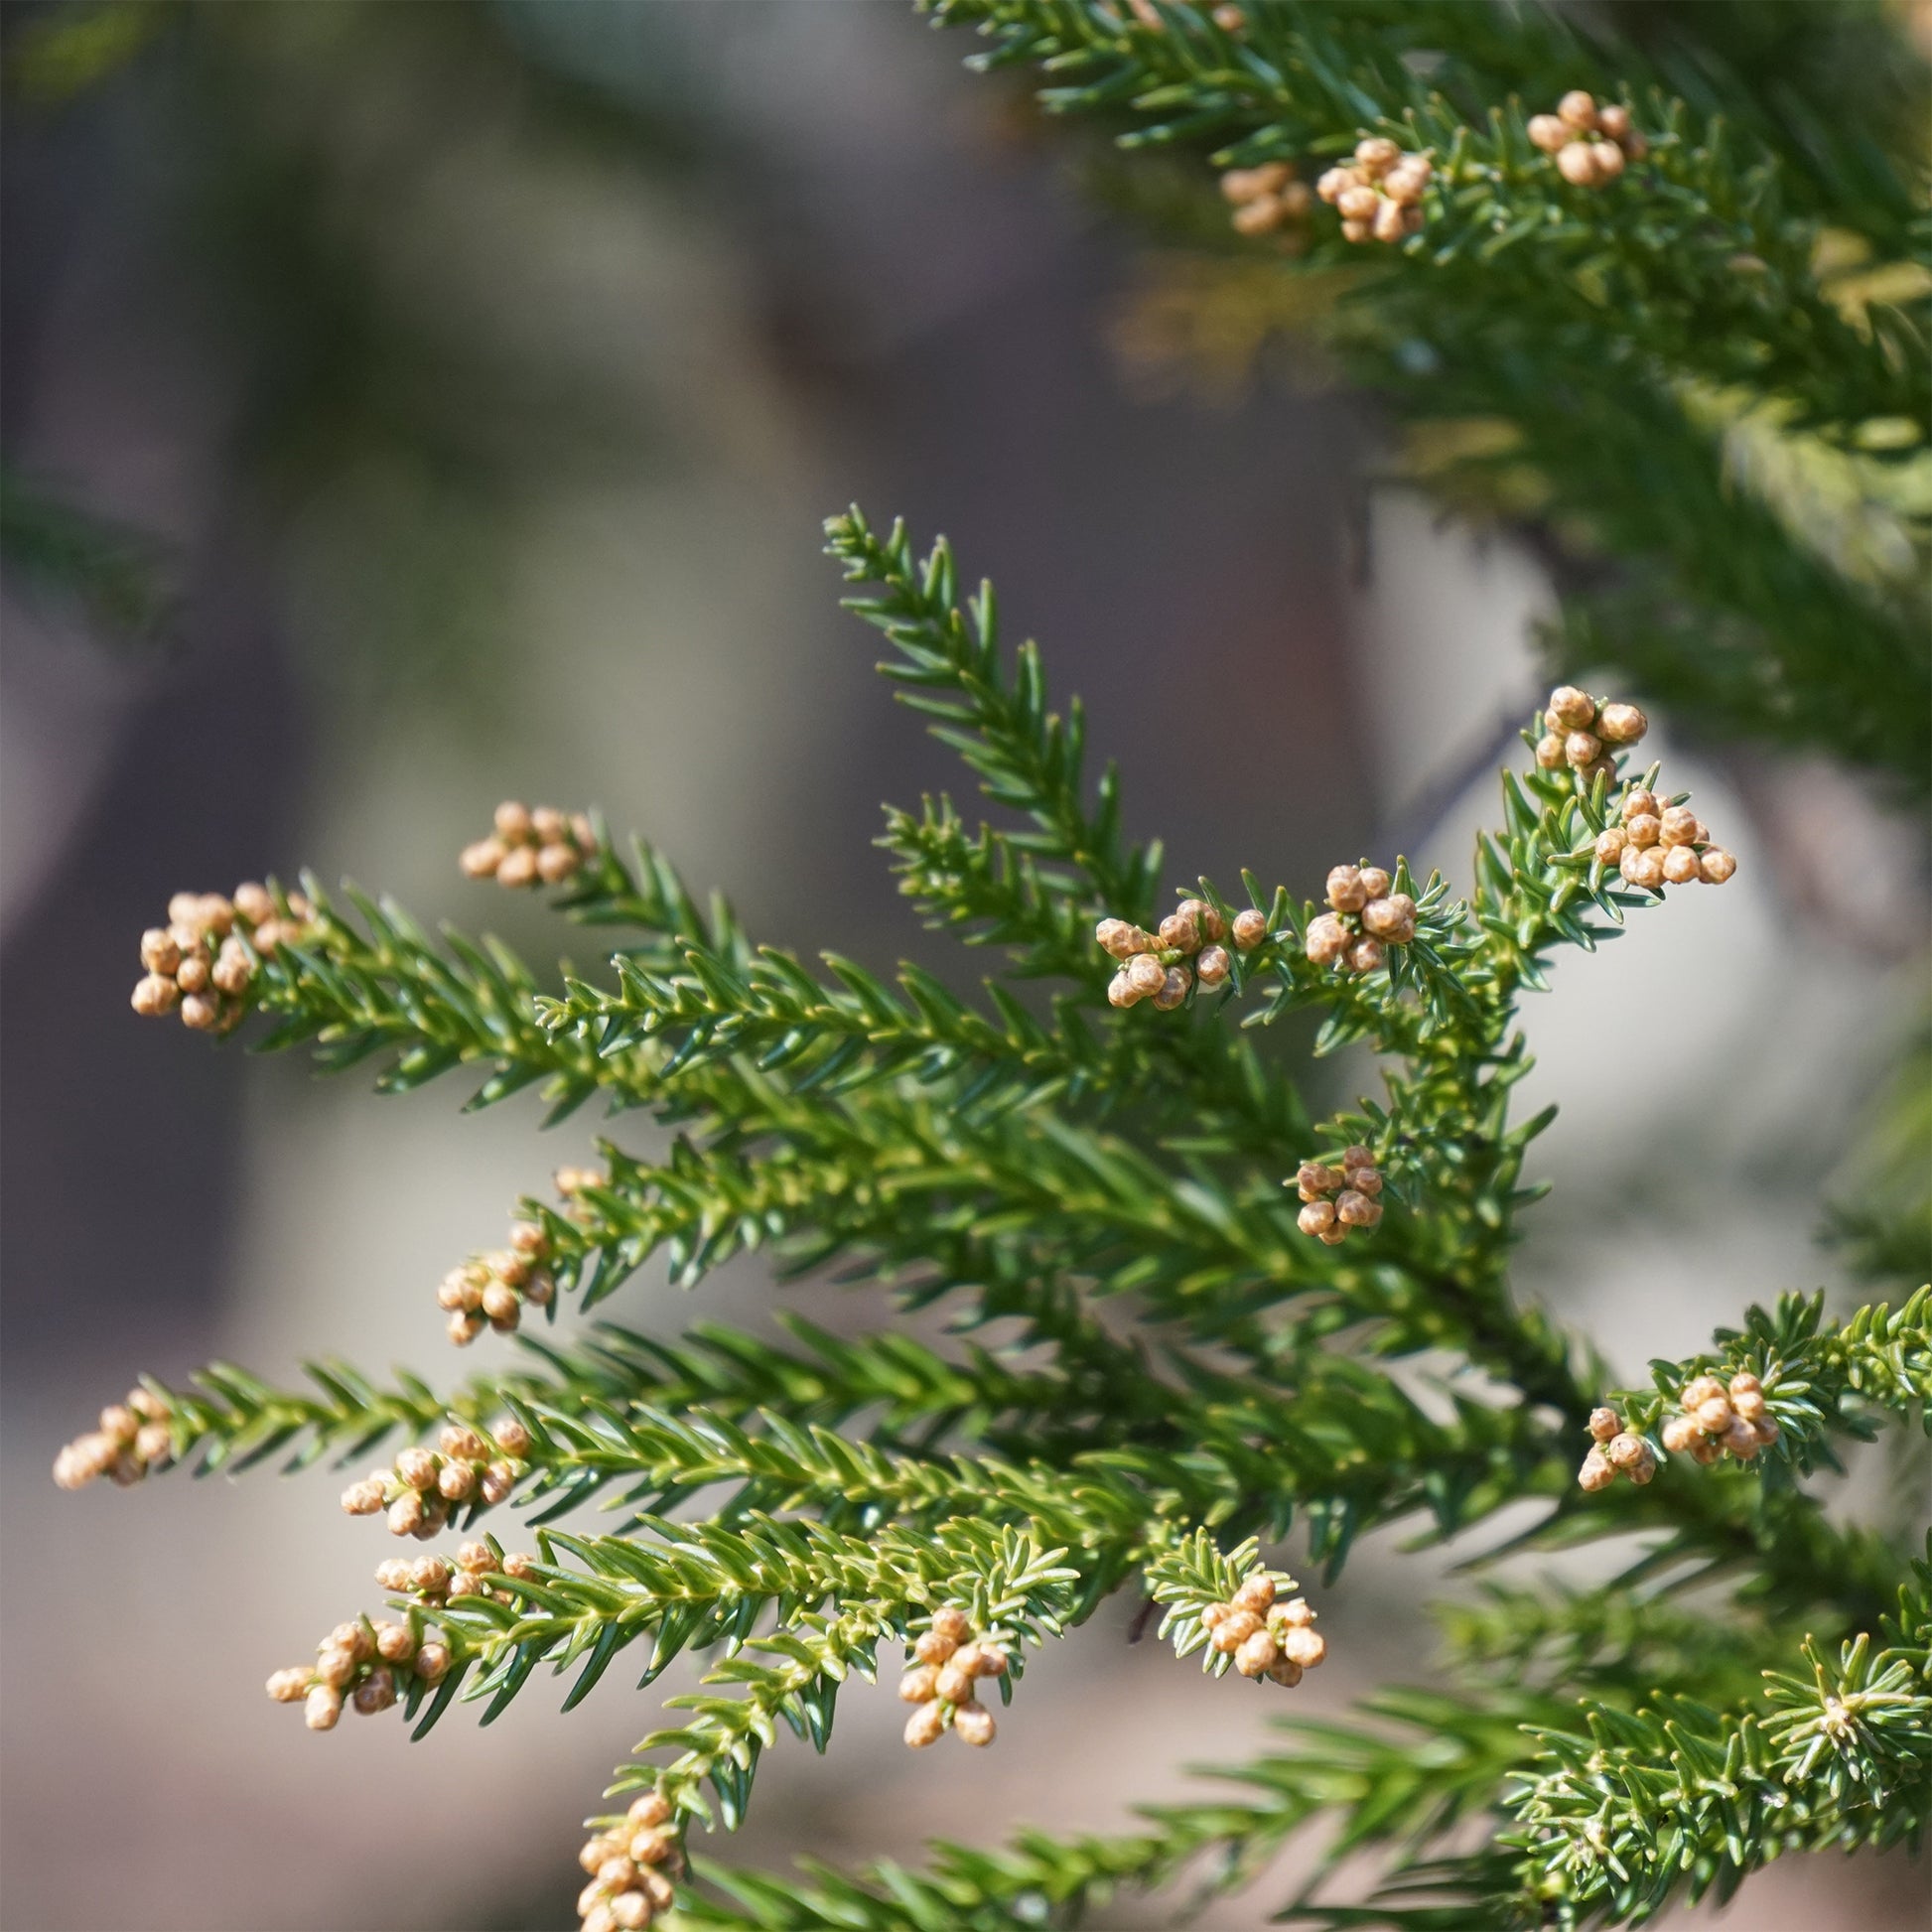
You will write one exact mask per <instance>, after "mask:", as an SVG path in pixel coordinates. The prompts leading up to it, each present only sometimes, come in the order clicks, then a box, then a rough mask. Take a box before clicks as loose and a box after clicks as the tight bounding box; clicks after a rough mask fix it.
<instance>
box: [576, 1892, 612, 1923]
mask: <svg viewBox="0 0 1932 1932" xmlns="http://www.w3.org/2000/svg"><path fill="white" fill-rule="evenodd" d="M586 1896H587V1893H585V1892H579V1893H578V1895H577V1910H578V1915H579V1917H581V1918H582V1919H583V1921H584V1924H583V1928H582V1932H618V1915H617V1913H616V1912H614V1911H613V1910H612V1909H611V1906H612V1903H613V1901H612V1900H610V1899H608V1898H605V1897H604V1896H603V1895H602V1894H601V1893H600V1894H598V1895H597V1902H596V1903H595V1904H594V1905H592V1906H591V1907H590V1909H589V1910H588V1911H586V1910H585V1909H584V1900H585V1897H586Z"/></svg>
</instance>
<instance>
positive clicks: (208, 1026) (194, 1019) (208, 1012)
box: [181, 961, 221, 1034]
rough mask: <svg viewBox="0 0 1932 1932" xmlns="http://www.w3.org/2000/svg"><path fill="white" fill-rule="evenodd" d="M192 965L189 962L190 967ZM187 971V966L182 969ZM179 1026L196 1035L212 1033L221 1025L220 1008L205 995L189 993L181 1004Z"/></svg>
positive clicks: (191, 962)
mask: <svg viewBox="0 0 1932 1932" xmlns="http://www.w3.org/2000/svg"><path fill="white" fill-rule="evenodd" d="M194 963H195V962H193V961H190V962H189V964H191V965H192V964H194ZM187 970H188V967H187V966H184V967H183V968H182V971H183V972H186V971H187ZM181 1024H182V1025H183V1026H184V1027H191V1028H193V1029H194V1031H195V1032H196V1033H198V1034H207V1033H212V1032H213V1031H214V1029H215V1028H216V1027H218V1026H219V1025H220V1024H221V1008H220V1006H219V1004H218V1003H217V1002H216V1001H213V1000H210V999H208V998H207V995H206V994H202V993H191V994H190V995H189V996H188V998H187V999H185V1000H184V1001H183V1002H182V1003H181Z"/></svg>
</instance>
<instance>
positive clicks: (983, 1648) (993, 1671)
mask: <svg viewBox="0 0 1932 1932" xmlns="http://www.w3.org/2000/svg"><path fill="white" fill-rule="evenodd" d="M975 1648H976V1649H977V1650H978V1652H979V1655H978V1656H977V1657H976V1658H975V1659H974V1661H973V1674H974V1675H975V1676H976V1677H1004V1676H1005V1675H1006V1674H1007V1667H1008V1666H1009V1665H1010V1664H1011V1663H1012V1662H1013V1659H1012V1658H1011V1657H1009V1656H1008V1655H1007V1653H1006V1652H1005V1651H1004V1650H1003V1649H1002V1648H1001V1647H1000V1646H999V1645H998V1644H996V1643H982V1644H978V1645H976V1646H975Z"/></svg>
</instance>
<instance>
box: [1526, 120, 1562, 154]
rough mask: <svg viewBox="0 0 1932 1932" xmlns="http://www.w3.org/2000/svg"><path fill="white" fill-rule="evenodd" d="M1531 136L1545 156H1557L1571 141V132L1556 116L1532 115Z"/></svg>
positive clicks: (1533, 142)
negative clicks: (1558, 151) (1561, 148)
mask: <svg viewBox="0 0 1932 1932" xmlns="http://www.w3.org/2000/svg"><path fill="white" fill-rule="evenodd" d="M1529 135H1530V140H1531V142H1532V144H1533V145H1535V146H1536V147H1539V148H1541V149H1542V150H1543V152H1544V153H1545V154H1555V153H1556V151H1557V150H1558V149H1559V148H1560V147H1562V146H1563V145H1564V143H1565V142H1566V141H1568V140H1569V139H1570V130H1569V129H1568V128H1567V127H1565V126H1564V124H1563V123H1562V121H1560V120H1558V118H1557V117H1556V115H1554V114H1532V115H1531V116H1530V126H1529Z"/></svg>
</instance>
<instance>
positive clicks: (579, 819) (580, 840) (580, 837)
mask: <svg viewBox="0 0 1932 1932" xmlns="http://www.w3.org/2000/svg"><path fill="white" fill-rule="evenodd" d="M570 836H571V837H572V838H573V839H574V840H576V842H577V849H578V851H580V852H595V851H596V850H597V827H596V825H595V824H593V823H592V821H591V815H590V813H589V812H572V813H571V815H570Z"/></svg>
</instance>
